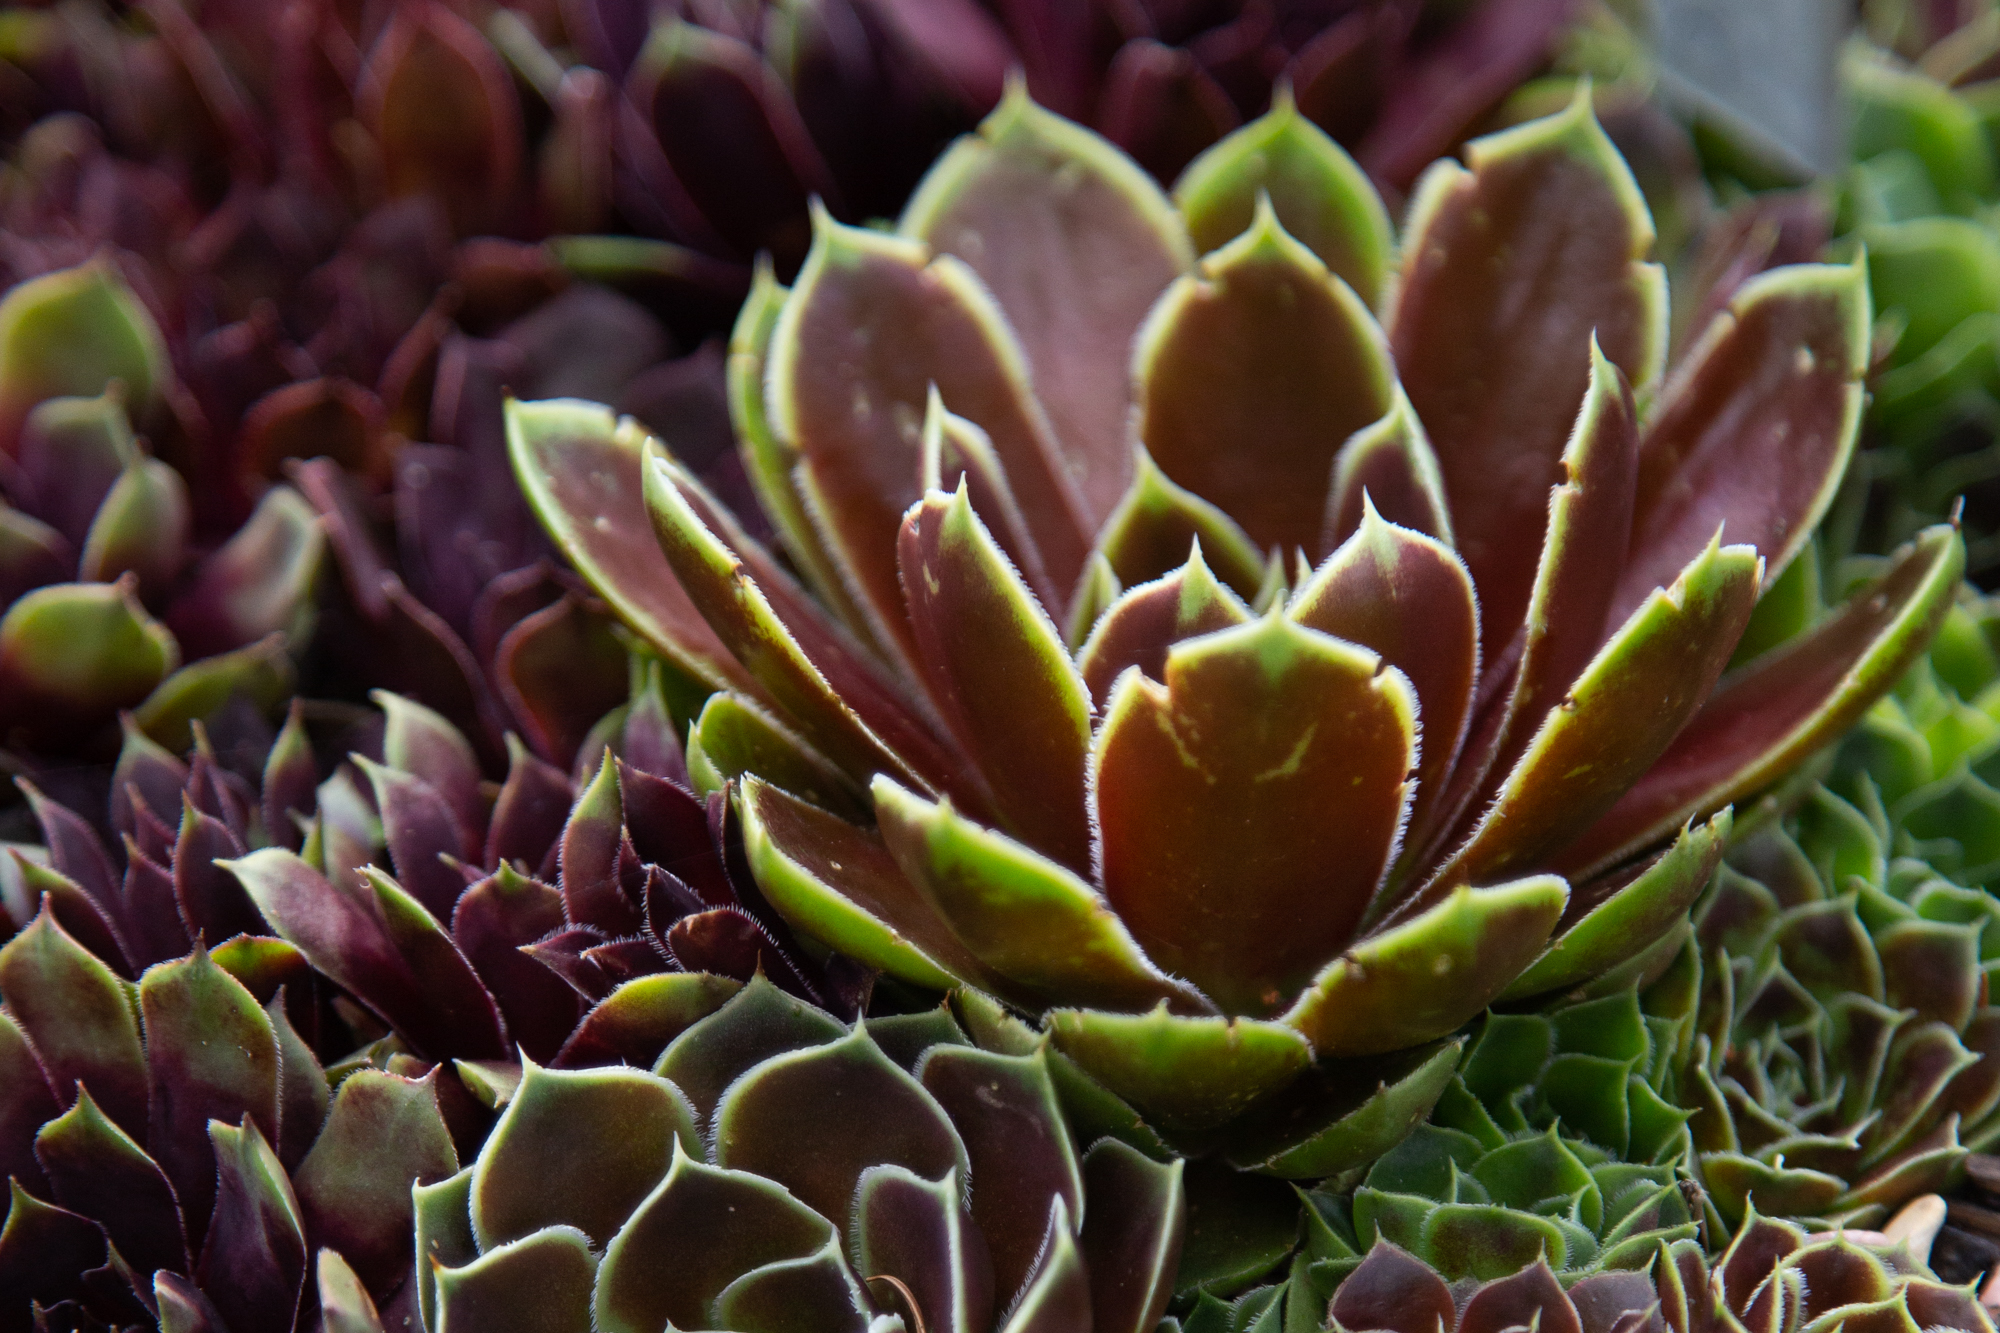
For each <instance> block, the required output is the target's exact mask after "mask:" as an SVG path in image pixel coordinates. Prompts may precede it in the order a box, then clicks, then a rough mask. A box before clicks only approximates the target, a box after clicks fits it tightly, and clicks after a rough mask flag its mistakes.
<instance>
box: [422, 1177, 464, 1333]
mask: <svg viewBox="0 0 2000 1333" xmlns="http://www.w3.org/2000/svg"><path fill="white" fill-rule="evenodd" d="M410 1208H411V1211H412V1213H413V1214H414V1215H415V1225H414V1227H413V1233H414V1236H415V1240H416V1245H415V1247H414V1248H415V1252H416V1270H417V1271H416V1272H415V1273H413V1274H412V1275H411V1278H410V1280H411V1281H412V1282H415V1283H416V1284H417V1310H418V1312H419V1313H420V1314H421V1315H422V1317H423V1321H424V1327H426V1328H436V1327H437V1320H438V1313H437V1275H438V1273H439V1272H440V1271H441V1270H443V1269H446V1268H457V1267H461V1266H463V1265H465V1264H469V1263H471V1262H472V1261H473V1260H474V1259H476V1258H478V1257H479V1243H478V1241H476V1240H475V1239H473V1235H472V1168H471V1167H469V1166H468V1167H466V1168H465V1169H464V1170H463V1171H460V1172H459V1173H458V1174H457V1175H455V1176H452V1177H450V1178H449V1179H446V1180H441V1181H439V1182H438V1183H437V1184H435V1185H413V1186H411V1188H410Z"/></svg>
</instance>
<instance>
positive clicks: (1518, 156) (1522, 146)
mask: <svg viewBox="0 0 2000 1333" xmlns="http://www.w3.org/2000/svg"><path fill="white" fill-rule="evenodd" d="M1465 159H1466V162H1467V163H1468V164H1469V167H1470V169H1469V170H1468V169H1466V168H1463V167H1460V166H1458V165H1457V164H1456V163H1453V162H1448V161H1447V162H1439V163H1437V164H1436V165H1434V166H1432V167H1431V169H1430V170H1429V171H1428V172H1427V173H1426V174H1425V175H1424V177H1423V179H1422V180H1421V181H1420V182H1418V185H1417V188H1416V191H1415V193H1414V195H1413V198H1412V203H1411V205H1410V212H1409V221H1408V222H1407V224H1406V225H1405V227H1404V243H1403V254H1404V260H1403V280H1402V286H1401V288H1400V289H1399V291H1398V293H1397V297H1396V301H1395V304H1394V307H1393V309H1392V310H1391V313H1390V316H1389V319H1388V325H1389V341H1390V343H1391V345H1392V346H1393V347H1394V348H1395V353H1396V368H1397V371H1398V372H1399V373H1400V374H1401V376H1402V380H1403V387H1404V388H1405V389H1406V390H1408V392H1409V395H1410V401H1411V403H1413V404H1414V405H1415V407H1416V409H1417V415H1418V416H1419V417H1421V418H1422V419H1423V423H1424V428H1425V430H1426V431H1427V432H1428V433H1429V435H1430V441H1431V447H1432V448H1433V449H1435V450H1436V451H1437V458H1438V464H1439V467H1440V468H1441V470H1442V471H1443V474H1444V491H1445V495H1446V496H1447V497H1457V501H1456V503H1455V504H1454V506H1453V511H1452V525H1453V530H1454V534H1455V536H1456V538H1457V547H1458V550H1459V553H1460V554H1461V555H1463V556H1464V557H1465V563H1466V566H1467V567H1468V568H1470V569H1471V570H1472V579H1473V582H1474V583H1475V584H1476V585H1477V586H1478V588H1479V603H1480V608H1481V613H1482V615H1483V617H1484V620H1485V626H1484V633H1485V640H1484V643H1483V645H1482V647H1483V650H1484V655H1485V657H1486V660H1488V661H1493V660H1495V657H1496V655H1497V654H1498V653H1499V652H1500V651H1501V650H1502V649H1504V648H1506V646H1507V643H1508V641H1509V640H1510V639H1511V638H1512V637H1513V635H1514V632H1515V630H1516V629H1517V628H1518V627H1519V625H1520V624H1521V618H1522V617H1523V616H1524V615H1525V614H1526V612H1527V609H1528V600H1529V597H1530V596H1531V594H1532V592H1533V588H1534V580H1535V568H1536V563H1537V560H1538V559H1539V557H1540V554H1541V548H1542V543H1541V541H1540V540H1538V538H1539V535H1540V534H1541V533H1542V532H1543V530H1544V524H1545V521H1546V514H1547V504H1548V492H1549V488H1550V487H1551V486H1554V485H1555V484H1557V483H1558V482H1560V481H1561V480H1562V469H1561V467H1560V465H1559V463H1558V460H1559V459H1560V458H1561V456H1562V452H1563V446H1564V442H1565V441H1566V440H1568V438H1569V435H1570V427H1571V424H1572V423H1573V422H1574V421H1575V420H1576V413H1577V405H1578V404H1579V403H1581V402H1582V401H1583V395H1584V392H1585V389H1586V387H1587V385H1588V383H1589V378H1590V339H1591V335H1592V333H1593V332H1595V334H1596V336H1597V339H1598V342H1599V344H1600V345H1601V346H1602V347H1603V349H1604V354H1605V355H1606V356H1607V357H1608V358H1610V360H1611V361H1612V363H1613V364H1615V365H1616V366H1617V367H1618V368H1619V369H1620V370H1622V371H1624V373H1625V375H1626V378H1627V379H1629V380H1630V381H1631V382H1632V385H1633V388H1634V389H1635V390H1636V391H1637V392H1638V393H1640V394H1641V395H1643V394H1645V393H1647V392H1648V391H1649V390H1650V389H1651V388H1652V386H1653V382H1654V380H1655V379H1657V378H1658V376H1659V373H1660V365H1661V362H1662V360H1663V358H1664V357H1665V355H1666V283H1665V278H1664V276H1663V275H1662V273H1661V271H1660V270H1659V269H1658V268H1657V267H1656V266H1653V265H1649V264H1643V263H1641V262H1639V261H1641V260H1642V259H1644V257H1645V255H1646V252H1647V251H1648V250H1649V249H1650V248H1651V247H1652V244H1653V224H1652V219H1651V218H1650V216H1649V215H1648V214H1647V212H1646V204H1645V200H1644V198H1643V197H1642V196H1641V195H1640V193H1639V187H1638V185H1637V184H1636V183H1635V182H1634V181H1633V179H1632V173H1631V171H1630V170H1629V169H1628V168H1627V167H1626V165H1625V163H1624V160H1623V159H1622V158H1620V157H1619V155H1618V150H1617V149H1616V148H1614V147H1613V146H1612V144H1611V141H1610V140H1609V139H1608V138H1606V137H1605V135H1604V131H1603V130H1601V129H1600V128H1598V125H1597V121H1596V118H1595V116H1594V115H1593V114H1592V112H1591V104H1590V99H1589V97H1588V95H1587V94H1579V95H1578V97H1577V99H1576V101H1574V102H1573V103H1572V104H1571V105H1570V107H1569V109H1568V110H1566V111H1563V112H1561V113H1560V114H1558V115H1555V116H1550V117H1547V118H1545V119H1542V120H1537V121H1531V122H1529V123H1528V124H1526V125H1521V126H1517V127H1515V128H1513V129H1510V130H1505V131H1502V132H1501V133H1499V134H1495V135H1491V136H1489V137H1487V138H1484V139H1478V140H1475V141H1474V142H1473V143H1471V144H1470V145H1468V146H1467V148H1466V153H1465ZM1552 199H1559V200H1561V201H1562V205H1561V207H1554V208H1552V207H1550V206H1549V205H1548V201H1549V200H1552ZM1503 440H1504V441H1506V447H1504V448H1496V447H1495V441H1503ZM1706 535H1707V534H1706V533H1704V534H1703V536H1704V537H1705V536H1706Z"/></svg>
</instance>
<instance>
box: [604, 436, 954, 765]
mask: <svg viewBox="0 0 2000 1333" xmlns="http://www.w3.org/2000/svg"><path fill="white" fill-rule="evenodd" d="M643 471H644V478H645V503H646V508H647V510H648V512H649V514H650V516H651V519H652V524H653V531H654V533H655V535H656V536H658V538H659V540H660V545H661V547H662V548H663V549H664V550H665V551H666V553H667V559H668V561H669V562H670V563H671V565H672V566H673V569H674V571H675V572H676V573H677V574H678V575H679V576H680V581H681V584H682V586H684V587H686V588H687V590H688V594H689V596H690V597H691V598H692V599H693V600H694V604H695V605H696V606H697V607H699V608H700V609H701V613H702V614H703V615H705V616H708V617H709V620H710V623H711V624H714V625H715V626H716V632H717V633H718V634H720V635H721V636H722V638H723V641H724V642H725V643H727V644H728V645H729V648H730V651H732V652H734V653H735V654H736V656H737V660H739V661H741V662H742V663H743V664H744V665H745V666H746V667H747V668H748V669H749V671H750V674H751V675H752V676H754V677H755V678H756V679H757V681H758V683H759V684H761V685H762V686H763V687H764V690H765V691H766V692H767V693H768V696H769V697H770V698H772V699H774V700H775V701H776V702H777V703H778V704H779V705H780V706H781V707H782V708H783V709H784V710H785V713H786V715H787V716H788V717H789V718H790V719H791V720H792V721H793V722H795V723H797V724H798V726H799V728H800V730H801V731H803V732H804V733H805V737H806V739H807V740H808V741H809V742H811V744H812V745H813V746H814V748H815V749H817V750H819V752H820V753H821V754H824V755H825V756H826V757H827V758H828V759H830V760H832V761H833V762H834V763H836V764H838V765H840V766H841V768H842V769H843V770H844V771H846V772H847V773H849V774H851V775H855V776H857V777H858V776H860V775H864V774H869V773H874V772H878V771H883V770H887V771H890V772H897V773H906V774H909V775H910V780H912V781H919V780H923V781H928V782H930V783H937V782H941V781H943V780H945V778H946V777H947V776H948V775H949V774H950V773H951V772H952V770H953V768H954V765H953V762H952V760H951V759H949V758H948V757H947V755H946V752H945V751H944V749H943V747H942V745H941V744H940V743H939V742H938V741H937V740H936V739H935V738H934V737H933V736H932V735H931V733H930V731H929V729H928V728H927V726H926V725H925V724H924V723H923V722H922V721H921V720H919V719H918V718H917V717H916V716H915V715H914V714H913V713H912V712H911V711H910V708H909V705H907V704H906V703H904V702H903V700H901V699H900V698H898V697H897V695H896V692H895V689H894V687H892V686H890V685H888V684H887V683H886V682H885V681H884V680H883V679H882V677H881V676H880V675H879V673H878V672H877V671H876V669H875V668H874V667H873V666H872V664H871V663H870V662H869V661H868V660H867V659H866V658H865V657H864V656H863V655H862V654H861V652H860V650H858V649H856V648H852V647H850V646H848V644H847V643H846V642H845V641H844V640H843V638H842V636H841V635H840V634H839V632H838V631H837V630H835V629H834V628H833V627H832V626H830V625H828V624H826V623H825V622H824V620H823V618H822V613H820V612H819V611H818V610H817V609H816V608H814V607H813V606H812V605H811V604H810V602H809V601H808V600H807V599H806V597H805V594H804V593H803V592H801V591H800V590H798V589H797V588H796V587H793V586H792V585H791V584H790V581H789V580H788V579H787V578H786V576H785V575H784V573H783V571H782V570H780V569H779V568H778V567H777V565H776V562H774V561H771V560H770V559H769V558H768V557H764V558H761V559H759V560H758V566H759V567H758V568H757V569H756V570H755V571H750V570H746V568H745V563H746V560H745V554H744V551H743V547H745V546H748V545H749V539H748V538H747V537H743V536H741V534H737V539H736V540H735V541H734V542H732V541H731V540H729V534H727V533H726V532H723V531H718V530H717V525H718V524H721V523H722V522H723V518H724V515H723V511H721V509H720V507H719V506H716V505H715V504H714V503H713V502H712V501H709V500H708V499H707V498H706V497H705V496H704V495H702V493H701V492H700V490H699V489H698V488H697V487H696V486H695V484H694V481H693V479H692V478H691V477H689V476H688V475H687V473H686V472H685V471H684V470H683V469H681V468H680V467H679V465H677V464H675V463H674V462H673V461H672V460H671V459H670V458H668V457H667V456H666V454H665V453H664V451H661V450H658V449H657V448H656V449H655V450H654V451H652V452H650V453H649V454H648V455H647V457H646V459H645V462H644V467H643ZM885 540H886V541H887V543H888V547H889V549H888V551H887V554H886V558H887V559H888V561H889V562H890V564H891V566H892V567H893V565H894V561H895V550H894V547H895V541H894V538H893V536H891V537H888V538H886V539H885ZM896 598H897V606H898V608H899V610H898V617H899V621H900V617H901V611H900V607H901V605H902V592H901V589H900V587H899V588H898V590H897V593H896ZM919 775H921V777H919Z"/></svg>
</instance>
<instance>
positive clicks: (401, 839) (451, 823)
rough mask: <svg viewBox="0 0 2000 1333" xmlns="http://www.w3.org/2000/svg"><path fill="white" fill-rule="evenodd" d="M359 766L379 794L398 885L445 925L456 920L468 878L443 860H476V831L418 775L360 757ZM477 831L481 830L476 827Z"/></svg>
mask: <svg viewBox="0 0 2000 1333" xmlns="http://www.w3.org/2000/svg"><path fill="white" fill-rule="evenodd" d="M354 763H355V764H356V766H358V767H359V768H360V769H361V771H362V773H363V774H364V775H365V776H366V777H367V778H368V784H369V786H370V787H371V788H373V790H374V792H375V805H376V807H377V808H378V809H379V810H380V811H381V812H382V840H383V841H384V842H385V843H387V844H388V848H389V857H390V860H391V862H392V863H393V864H394V866H395V869H396V877H397V882H398V883H400V884H404V885H407V886H408V892H409V893H410V896H411V897H413V898H415V899H416V900H417V901H418V902H420V903H422V904H423V905H424V908H425V910H427V911H428V912H429V913H430V914H431V915H432V916H434V917H436V918H437V919H438V920H440V921H449V920H451V913H452V908H453V907H454V906H456V905H457V903H458V896H459V895H460V894H461V893H464V892H465V876H463V875H461V874H459V873H458V868H457V867H456V866H453V865H451V864H450V863H449V862H447V861H445V860H443V859H442V858H443V857H447V856H449V857H451V858H452V859H453V860H456V861H460V862H469V861H476V860H477V859H478V855H479V848H478V844H477V843H476V842H474V841H473V838H472V836H470V835H472V833H473V829H469V828H466V827H465V826H463V825H461V824H460V823H459V822H458V820H457V818H456V817H455V816H454V815H453V814H452V810H451V807H450V806H449V805H447V804H446V803H445V799H444V797H443V796H441V795H439V794H438V791H437V789H436V788H434V787H432V786H431V784H430V783H428V782H425V781H424V780H423V779H422V778H420V777H418V776H416V775H415V774H413V773H400V772H397V771H396V770H395V769H393V768H389V767H386V766H384V765H382V764H378V763H376V762H375V761H374V760H372V759H370V758H369V757H368V756H367V755H363V754H357V755H355V756H354ZM474 827H475V828H476V827H477V826H474Z"/></svg>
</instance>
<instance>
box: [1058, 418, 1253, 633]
mask: <svg viewBox="0 0 2000 1333" xmlns="http://www.w3.org/2000/svg"><path fill="white" fill-rule="evenodd" d="M1132 456H1133V463H1132V485H1131V488H1130V489H1128V490H1127V491H1126V492H1125V496H1124V498H1123V499H1121V500H1120V501H1119V502H1118V507H1117V508H1116V509H1114V510H1112V511H1111V517H1109V518H1107V519H1106V520H1104V527H1103V529H1102V530H1100V531H1099V532H1098V534H1097V550H1096V552H1095V554H1094V555H1093V556H1092V566H1091V571H1090V577H1091V578H1092V579H1093V580H1094V581H1095V582H1098V583H1103V582H1104V581H1105V579H1106V576H1107V575H1109V576H1110V577H1111V579H1112V580H1113V581H1115V582H1117V583H1119V584H1121V585H1123V586H1124V587H1127V588H1129V587H1132V586H1134V585H1135V584H1140V583H1146V582H1149V581H1150V580H1153V579H1157V578H1160V577H1162V576H1163V575H1166V574H1171V573H1172V572H1173V571H1175V570H1176V569H1179V568H1180V567H1181V565H1182V564H1183V563H1184V562H1185V561H1186V560H1187V558H1188V552H1189V550H1190V549H1191V548H1192V547H1193V546H1194V545H1195V544H1196V543H1197V542H1198V543H1200V545H1201V548H1202V550H1203V551H1204V552H1205V553H1206V558H1207V559H1209V560H1211V561H1213V562H1214V564H1213V568H1214V570H1215V572H1216V574H1217V575H1218V576H1219V577H1220V578H1221V579H1222V581H1223V582H1224V583H1225V584H1227V585H1229V587H1230V589H1231V590H1232V591H1234V592H1235V593H1236V594H1237V595H1238V596H1239V597H1243V598H1245V599H1246V600H1247V599H1249V598H1252V597H1255V596H1256V595H1257V591H1258V589H1259V588H1260V587H1262V586H1263V583H1264V557H1263V556H1262V555H1261V554H1259V553H1258V550H1257V544H1256V543H1255V542H1253V541H1251V540H1250V538H1249V537H1247V536H1246V535H1244V532H1243V529H1241V528H1239V527H1237V526H1236V520H1235V519H1233V518H1231V517H1230V516H1229V515H1227V514H1225V513H1223V512H1222V511H1221V510H1220V509H1217V508H1216V507H1215V506H1214V505H1212V504H1210V503H1209V502H1208V501H1206V500H1204V499H1202V498H1201V497H1200V496H1199V495H1196V494H1194V493H1193V492H1192V491H1189V490H1187V489H1186V488H1184V487H1181V486H1176V485H1175V484H1174V481H1173V478H1171V477H1169V476H1168V475H1167V474H1166V473H1164V472H1162V471H1160V469H1159V465H1158V464H1156V463H1154V462H1153V459H1152V455H1150V454H1148V453H1147V452H1146V450H1145V446H1143V445H1135V446H1133V455H1132ZM1099 571H1101V572H1099ZM1116 595H1117V594H1116V592H1115V591H1113V592H1112V593H1111V596H1114V597H1115V596H1116ZM1106 600H1107V602H1108V600H1109V598H1107V599H1106ZM1079 623H1081V622H1079ZM1083 629H1084V630H1085V631H1087V630H1088V629H1089V626H1088V625H1087V624H1086V625H1083ZM1072 637H1077V636H1075V635H1072Z"/></svg>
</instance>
